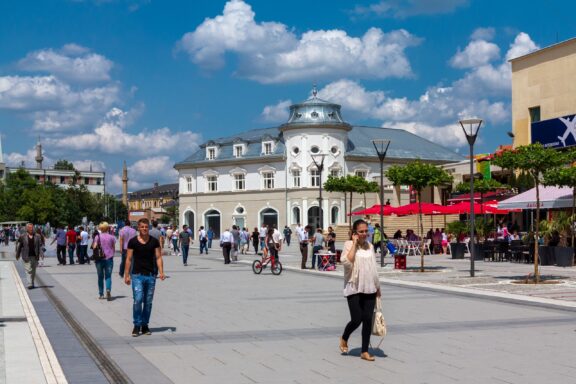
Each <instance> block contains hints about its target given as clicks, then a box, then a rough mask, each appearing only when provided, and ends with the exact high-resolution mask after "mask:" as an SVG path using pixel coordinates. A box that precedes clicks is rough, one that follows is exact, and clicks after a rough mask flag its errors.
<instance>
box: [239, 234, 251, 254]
mask: <svg viewBox="0 0 576 384" xmlns="http://www.w3.org/2000/svg"><path fill="white" fill-rule="evenodd" d="M249 244H250V233H249V232H248V230H247V229H246V228H242V231H240V253H241V254H243V255H247V254H248V246H249Z"/></svg>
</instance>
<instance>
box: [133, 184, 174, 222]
mask: <svg viewBox="0 0 576 384" xmlns="http://www.w3.org/2000/svg"><path fill="white" fill-rule="evenodd" d="M177 197H178V184H164V185H158V183H154V186H153V187H152V188H146V189H141V190H139V191H135V192H130V193H128V196H127V201H128V218H129V219H130V221H132V222H135V221H138V220H140V219H142V218H147V219H148V220H160V219H161V218H162V216H164V215H168V211H166V207H167V206H168V205H169V204H171V203H172V204H173V202H174V200H175V199H176V198H177Z"/></svg>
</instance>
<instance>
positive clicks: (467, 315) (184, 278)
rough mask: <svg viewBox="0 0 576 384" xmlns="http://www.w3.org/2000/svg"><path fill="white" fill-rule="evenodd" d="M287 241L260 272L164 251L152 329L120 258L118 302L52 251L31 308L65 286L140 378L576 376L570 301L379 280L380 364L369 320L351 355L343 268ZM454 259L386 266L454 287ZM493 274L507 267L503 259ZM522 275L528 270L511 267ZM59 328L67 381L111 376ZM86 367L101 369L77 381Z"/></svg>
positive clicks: (79, 313) (101, 339)
mask: <svg viewBox="0 0 576 384" xmlns="http://www.w3.org/2000/svg"><path fill="white" fill-rule="evenodd" d="M293 247H294V246H293ZM217 250H218V249H215V251H217ZM290 250H291V249H290V248H288V251H287V252H284V253H283V254H281V260H282V262H283V263H284V264H285V265H286V266H287V269H286V270H285V271H284V272H283V273H282V275H280V276H273V275H272V274H271V273H270V271H269V270H264V271H263V272H262V274H261V275H255V274H253V273H252V271H251V268H250V265H249V263H250V261H251V260H253V259H254V256H252V255H250V256H246V257H244V256H241V258H242V259H243V260H244V263H238V264H232V265H224V264H223V263H222V260H221V256H220V253H219V252H211V254H210V255H208V256H204V255H203V256H199V255H198V254H197V250H192V252H191V256H190V260H189V266H188V267H184V266H182V264H181V260H180V258H178V257H175V256H166V257H165V265H166V272H167V274H168V276H169V278H167V279H166V280H165V281H163V282H161V281H158V285H157V290H156V297H155V303H154V308H153V313H152V319H151V324H150V326H151V328H152V331H153V332H154V333H153V335H152V336H140V337H138V338H132V337H131V336H130V331H131V327H132V324H131V304H132V300H131V290H130V288H129V287H128V286H125V285H124V284H122V283H121V280H120V278H119V277H118V276H117V270H118V263H119V258H117V259H116V260H115V263H116V265H115V267H114V272H115V275H114V279H113V288H112V293H113V296H114V300H113V301H111V302H107V301H102V300H98V299H97V286H96V272H95V268H94V266H93V265H90V266H89V265H74V266H65V267H62V266H56V259H55V258H47V262H46V264H47V266H46V267H43V268H41V270H40V276H41V279H42V281H43V283H44V286H45V287H44V288H42V289H38V290H33V291H31V292H29V293H30V296H31V297H33V298H34V297H36V299H35V300H33V302H34V301H35V304H34V305H35V306H36V305H37V304H38V305H39V304H41V303H42V302H45V301H46V300H42V297H43V296H45V295H46V292H47V291H50V292H52V293H54V294H55V295H57V297H58V298H59V299H60V300H61V302H62V303H63V304H64V305H65V306H66V308H67V309H68V312H69V313H70V314H71V315H72V316H73V317H74V319H76V320H77V322H78V323H79V324H81V326H82V328H83V329H84V330H85V331H86V332H88V333H89V335H91V337H92V339H93V340H94V342H95V343H97V345H98V346H99V347H100V348H101V349H102V351H103V352H104V353H105V354H106V355H107V356H108V357H109V358H110V359H111V360H112V361H114V362H115V363H116V364H117V366H118V367H119V368H120V369H121V370H122V371H123V372H124V373H125V374H126V375H127V376H128V377H129V378H130V381H132V382H154V383H170V382H174V383H190V382H193V383H223V382H231V383H348V382H352V381H354V382H381V383H447V382H448V383H450V382H460V383H540V382H542V381H546V382H547V384H554V383H558V384H560V383H562V384H563V383H570V382H576V362H575V361H574V359H573V357H572V353H573V345H574V338H575V336H576V333H575V332H574V313H573V310H571V309H569V308H566V309H564V310H561V309H555V308H545V307H538V306H528V305H523V304H514V303H510V302H506V303H505V302H500V301H495V300H492V299H490V298H482V297H474V296H463V295H461V294H458V295H454V294H452V293H450V292H442V291H440V290H430V289H423V288H419V287H402V286H398V285H395V284H384V285H383V287H382V292H383V303H384V314H385V316H386V319H387V322H388V329H389V335H388V336H387V337H386V339H385V340H384V343H383V345H382V349H381V350H377V351H373V352H374V353H375V354H376V356H377V360H376V362H374V363H369V362H365V361H363V360H361V359H360V358H359V357H358V356H359V352H360V351H359V344H360V332H359V330H357V331H356V332H355V333H354V334H353V336H352V338H351V340H350V346H351V353H350V355H348V356H345V355H341V354H340V353H339V351H338V336H339V335H340V334H341V332H342V330H343V327H344V325H345V324H346V322H347V320H348V318H349V315H348V309H347V306H346V302H345V299H344V298H343V297H342V288H343V282H342V278H341V277H340V276H337V273H339V271H338V270H337V271H335V272H313V271H306V272H304V273H302V271H299V270H298V271H297V270H295V269H294V270H293V269H292V268H291V267H290V266H291V265H299V259H298V257H297V256H296V255H293V254H292V255H291V254H290V253H291V252H290ZM49 255H50V253H49ZM410 259H411V258H410ZM410 259H409V261H410V263H412V260H410ZM439 259H442V257H439ZM442 262H445V263H448V264H450V263H452V261H451V260H444V261H442ZM458 262H459V263H461V261H458ZM427 263H428V264H429V265H436V263H431V262H429V260H428V261H427ZM478 264H479V269H481V270H482V268H480V264H481V263H478ZM486 264H488V263H486ZM450 265H452V268H453V271H450V272H434V273H425V274H420V273H415V272H404V273H397V272H394V271H391V270H389V269H384V270H382V271H381V274H382V275H383V276H386V277H383V278H387V275H388V274H390V275H392V274H398V275H399V277H396V276H394V278H395V279H396V280H395V281H396V282H397V281H408V282H409V283H418V282H420V281H422V280H421V279H422V276H423V275H434V276H444V277H442V278H439V277H434V278H429V280H428V282H429V283H431V284H435V285H436V286H438V287H444V286H445V285H441V284H444V283H441V282H442V281H443V280H446V279H449V278H450V276H451V275H450V274H459V273H464V272H465V270H466V269H465V264H458V265H459V266H456V265H454V264H450ZM482 266H484V264H482ZM488 267H490V268H496V269H498V268H504V266H503V264H502V266H500V265H498V266H488ZM488 267H484V268H488ZM461 271H464V272H461ZM496 272H498V273H497V274H500V273H502V274H503V276H505V271H502V272H501V271H498V270H497V271H496ZM514 274H519V272H515V270H511V271H510V275H514ZM404 276H406V277H404ZM412 276H415V277H412ZM404 278H405V279H408V280H401V279H404ZM409 279H415V280H416V281H409ZM449 287H452V286H449ZM45 311H47V309H46V310H45ZM40 317H42V316H40ZM50 323H55V321H50ZM60 324H63V322H60ZM53 326H54V325H53V324H52V325H51V326H47V327H46V333H47V334H48V337H50V341H51V342H52V345H53V346H54V351H55V352H56V355H57V356H58V359H59V361H60V362H61V363H62V369H63V371H64V372H65V374H66V377H67V378H68V381H69V382H71V383H76V382H105V381H104V380H102V377H103V376H102V375H100V376H98V374H97V370H95V369H94V367H93V366H90V364H89V362H88V361H87V360H86V359H84V357H83V355H87V354H86V352H84V353H82V351H81V350H75V352H74V354H75V355H78V365H79V366H80V368H79V369H76V370H74V369H72V367H73V366H74V362H73V361H71V360H72V359H71V358H70V353H69V352H67V349H68V348H76V347H77V346H75V345H74V344H73V342H72V340H70V339H69V338H68V337H64V340H62V337H61V336H60V335H64V336H66V334H65V332H64V331H63V330H62V329H61V330H57V331H56V332H54V331H51V330H50V329H51V327H53ZM76 338H77V337H76ZM373 342H377V340H376V339H375V338H374V339H373ZM64 346H66V348H64ZM83 372H84V373H85V375H86V376H87V377H92V378H94V380H92V381H89V380H85V381H80V380H81V378H82V377H83ZM71 377H73V379H71ZM97 378H100V380H97ZM9 382H10V381H9ZM21 382H23V381H21ZM27 382H32V383H34V382H35V381H27ZM38 382H42V381H38Z"/></svg>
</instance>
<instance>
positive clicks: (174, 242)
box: [172, 239, 180, 253]
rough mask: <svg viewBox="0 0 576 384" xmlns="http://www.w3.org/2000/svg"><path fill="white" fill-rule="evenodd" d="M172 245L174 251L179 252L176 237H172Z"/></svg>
mask: <svg viewBox="0 0 576 384" xmlns="http://www.w3.org/2000/svg"><path fill="white" fill-rule="evenodd" d="M172 245H173V246H174V253H178V252H180V250H179V249H178V239H172Z"/></svg>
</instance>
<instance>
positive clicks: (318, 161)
mask: <svg viewBox="0 0 576 384" xmlns="http://www.w3.org/2000/svg"><path fill="white" fill-rule="evenodd" d="M310 156H311V157H312V161H313V162H314V165H315V166H316V169H318V209H319V211H318V215H319V216H320V228H322V230H324V214H323V210H322V171H323V170H324V158H325V157H326V154H324V153H311V154H310Z"/></svg>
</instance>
